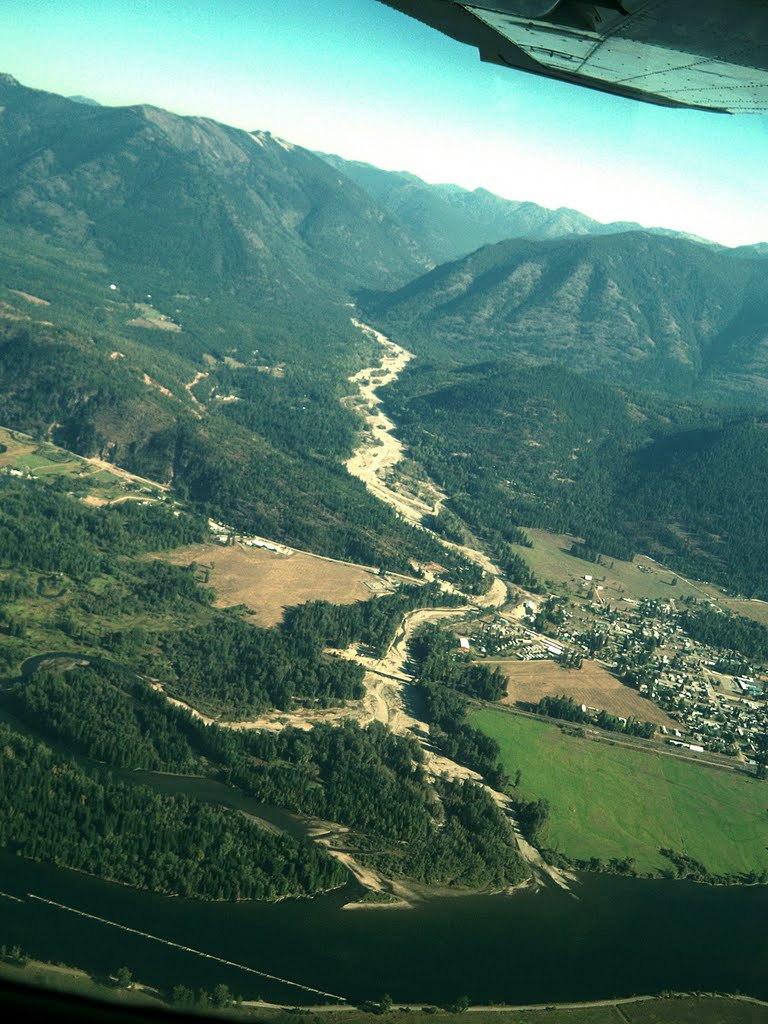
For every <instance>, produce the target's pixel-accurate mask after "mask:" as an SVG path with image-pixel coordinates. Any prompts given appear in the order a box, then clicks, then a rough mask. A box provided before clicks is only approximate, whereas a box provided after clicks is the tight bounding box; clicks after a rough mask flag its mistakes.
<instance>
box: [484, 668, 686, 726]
mask: <svg viewBox="0 0 768 1024" xmlns="http://www.w3.org/2000/svg"><path fill="white" fill-rule="evenodd" d="M483 664H485V665H487V666H488V667H489V668H499V669H500V670H501V671H502V672H503V673H504V675H505V676H506V677H507V679H508V680H509V683H508V686H507V696H506V697H505V698H504V700H503V701H502V703H503V704H515V703H516V702H517V701H522V702H523V703H528V704H536V703H538V702H539V701H540V700H541V698H542V697H546V696H548V695H549V696H559V695H560V694H561V693H564V694H565V695H566V696H567V697H572V698H573V699H574V700H575V701H576V702H577V703H578V704H586V705H587V706H588V707H591V708H599V709H605V710H606V711H607V712H608V713H609V714H611V715H618V716H620V717H622V718H630V717H632V718H636V719H638V720H639V721H641V722H655V723H656V724H657V725H666V726H671V725H672V724H673V723H672V720H671V719H670V717H669V715H667V714H666V712H664V711H662V709H661V708H660V707H658V705H656V704H654V703H653V701H650V700H647V699H646V698H645V697H641V696H640V694H639V693H638V692H637V690H633V689H631V687H629V686H624V685H623V683H620V682H619V680H618V679H617V678H616V676H614V675H611V673H610V672H609V671H608V670H607V669H605V668H603V666H602V665H598V664H597V663H596V662H594V661H588V660H587V661H584V663H583V664H582V666H581V668H580V669H566V668H563V666H562V665H559V664H558V663H557V662H555V661H549V660H546V661H520V659H519V658H487V659H486V660H485V661H484V662H483Z"/></svg>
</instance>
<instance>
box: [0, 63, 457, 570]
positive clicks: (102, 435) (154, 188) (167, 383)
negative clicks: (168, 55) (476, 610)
mask: <svg viewBox="0 0 768 1024" xmlns="http://www.w3.org/2000/svg"><path fill="white" fill-rule="evenodd" d="M0 107H2V112H0V423H2V424H4V425H7V426H11V427H17V428H19V429H21V430H26V431H29V432H31V433H33V434H34V435H35V436H37V437H44V436H46V437H49V438H51V439H53V440H55V441H57V442H58V443H61V444H62V445H64V446H65V447H68V448H71V449H72V450H74V451H76V452H78V453H80V454H83V455H99V456H101V457H102V458H106V459H108V460H110V461H113V462H115V463H117V464H119V465H122V466H124V467H126V468H128V469H130V470H132V471H134V472H138V473H140V474H141V475H144V476H147V477H150V478H152V479H157V480H159V481H161V482H163V483H168V484H171V485H172V486H173V487H174V488H175V489H176V490H177V492H178V493H179V494H180V495H182V496H186V497H189V498H191V499H193V500H194V501H195V502H197V503H198V506H199V507H201V508H203V509H205V510H206V511H207V512H208V513H209V514H212V515H215V516H217V517H219V518H223V519H225V520H226V521H228V522H231V523H233V524H234V525H236V526H238V527H239V528H240V529H243V530H249V531H252V532H260V533H263V534H268V535H271V536H274V537H276V538H280V539H283V540H285V541H288V542H289V543H295V544H297V545H300V546H303V547H310V548H312V549H314V550H319V551H322V552H325V553H327V554H331V555H336V556H341V557H346V558H352V559H354V560H360V561H363V562H366V563H372V564H379V563H381V564H384V563H386V564H390V565H393V566H394V565H397V566H398V567H400V568H401V569H408V568H409V562H408V558H409V555H410V554H412V553H413V552H414V551H418V550H422V549H423V553H424V554H425V555H426V557H427V558H430V557H433V556H434V554H435V553H436V552H437V551H438V550H439V549H438V548H437V546H436V545H435V544H434V543H430V538H428V537H427V536H426V535H424V534H421V533H417V532H416V531H414V530H411V529H410V528H408V527H406V526H405V525H404V524H402V523H401V522H400V521H399V520H398V519H397V518H396V516H395V515H394V513H393V512H392V511H391V510H390V509H388V508H386V507H384V506H382V505H381V504H380V503H379V502H377V501H375V500H374V499H373V498H372V497H371V496H370V495H369V494H368V493H367V491H366V490H365V488H364V487H363V486H362V484H360V482H359V481H357V480H354V479H352V478H351V477H350V476H349V474H348V473H346V471H345V470H344V468H343V466H342V465H341V463H342V461H343V458H344V457H345V456H346V455H348V454H349V451H350V449H351V447H352V444H353V441H354V433H355V429H356V427H357V420H356V418H355V416H354V415H353V414H352V413H351V412H350V411H348V410H347V409H345V408H344V407H343V406H342V405H341V403H340V401H339V399H340V397H341V396H342V394H343V393H344V390H345V388H347V384H346V377H347V376H348V375H349V374H350V373H351V372H353V371H354V370H356V369H358V368H359V367H360V366H361V365H366V364H367V363H369V362H372V361H373V359H374V358H375V353H374V348H375V346H372V344H371V342H370V341H368V340H366V339H365V338H364V337H363V335H362V334H361V332H360V331H359V330H358V329H356V328H355V327H353V325H352V323H351V320H350V315H351V312H352V310H351V309H350V307H349V298H350V295H349V289H350V288H351V287H353V286H355V287H356V286H358V285H359V284H360V283H362V282H367V283H368V284H371V283H377V284H379V285H380V284H382V283H384V282H387V281H389V282H402V281H403V280H405V279H407V278H408V277H410V276H412V274H413V273H414V272H415V271H416V270H418V269H420V268H422V267H423V266H424V265H425V260H424V259H422V257H421V256H420V255H419V254H418V251H417V247H416V246H415V245H414V244H413V243H412V242H411V241H410V239H409V238H408V237H407V236H406V234H405V233H404V231H403V230H402V229H401V228H400V227H399V226H398V225H397V224H395V222H394V221H392V220H391V219H390V218H389V217H388V216H387V215H386V214H385V213H384V212H383V211H381V210H380V209H379V208H378V207H377V206H376V205H375V204H374V203H373V202H372V201H371V200H370V199H369V198H368V197H367V196H366V195H365V194H364V193H363V192H362V191H361V190H360V189H358V188H356V187H355V186H354V185H353V184H352V183H350V182H348V181H346V180H342V179H341V177H340V175H339V174H338V173H337V172H335V171H334V170H332V169H331V168H329V167H328V165H327V164H325V163H324V162H323V161H322V160H320V159H319V158H318V157H316V156H314V155H313V154H311V153H309V152H308V151H306V150H303V149H301V148H300V147H295V146H292V145H290V144H289V143H284V142H282V141H281V140H277V139H275V138H273V137H271V136H270V135H269V134H268V133H263V132H253V133H248V132H243V131H239V130H236V129H232V128H228V127H226V126H223V125H219V124H216V123H215V122H213V121H210V120H206V119H202V118H182V117H177V116H176V115H174V114H170V113H166V112H164V111H160V110H157V109H155V108H151V107H132V108H107V107H99V106H88V105H84V104H80V103H75V102H72V101H70V100H66V99H64V98H63V97H59V96H55V95H52V94H49V93H43V92H38V91H36V90H32V89H27V88H25V87H24V86H21V85H19V84H18V83H17V82H16V81H15V80H13V79H12V78H10V77H8V76H4V77H3V78H2V79H0ZM427 549H429V553H427Z"/></svg>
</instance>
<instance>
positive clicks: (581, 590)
mask: <svg viewBox="0 0 768 1024" xmlns="http://www.w3.org/2000/svg"><path fill="white" fill-rule="evenodd" d="M525 532H526V533H527V534H528V536H529V537H530V538H531V540H532V541H533V547H532V548H524V547H517V548H516V550H517V551H518V552H519V553H520V554H521V555H522V557H523V558H524V559H525V560H526V562H527V563H528V564H529V565H530V567H531V568H532V569H533V571H534V572H535V573H536V575H537V576H538V577H539V579H541V580H545V581H546V580H551V581H552V582H553V583H554V584H556V585H557V586H559V587H560V588H562V587H563V586H565V587H566V589H567V590H568V591H570V593H572V594H574V595H576V594H585V593H586V590H585V587H584V577H585V576H593V577H594V579H595V580H596V581H598V582H599V583H600V585H601V586H602V587H603V588H604V589H603V590H602V591H601V594H602V599H603V600H604V601H606V602H607V603H609V604H614V605H615V604H618V603H619V602H622V601H623V600H624V598H627V597H628V598H630V599H632V600H635V601H640V600H642V599H643V598H650V599H653V598H658V599H659V600H660V601H670V600H674V601H680V600H681V599H682V598H684V597H694V598H696V600H697V601H704V600H708V601H714V602H716V603H717V604H719V605H721V606H722V607H723V608H729V609H730V610H731V611H733V612H736V613H737V614H738V615H745V616H746V617H747V618H750V619H754V620H755V622H760V623H762V624H763V625H768V602H766V601H751V600H745V599H743V598H736V597H727V596H726V595H725V594H723V592H722V590H720V589H719V588H718V587H715V586H713V585H712V584H711V583H703V582H701V581H699V580H689V579H687V578H686V577H685V576H680V575H679V574H678V573H676V572H673V571H672V569H667V568H665V567H664V566H663V565H661V564H660V563H659V562H656V561H654V559H652V558H649V557H647V556H646V555H635V557H634V559H633V560H632V561H631V562H625V561H622V559H620V558H610V557H609V556H604V557H603V562H604V563H605V564H604V565H596V564H595V563H594V562H588V561H587V560H586V559H584V558H576V557H574V556H573V555H571V554H569V553H568V552H569V549H570V547H571V544H572V543H573V542H574V540H575V539H576V538H575V537H572V536H570V535H569V534H558V533H549V532H548V531H547V530H536V529H526V531H525ZM673 579H675V580H677V582H676V583H672V580H673Z"/></svg>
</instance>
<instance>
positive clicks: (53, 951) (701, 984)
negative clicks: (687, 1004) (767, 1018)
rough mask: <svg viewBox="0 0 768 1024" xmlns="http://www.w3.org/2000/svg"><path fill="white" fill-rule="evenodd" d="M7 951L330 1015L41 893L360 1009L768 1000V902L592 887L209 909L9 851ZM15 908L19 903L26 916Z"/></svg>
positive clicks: (760, 896) (695, 890)
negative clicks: (388, 904)
mask: <svg viewBox="0 0 768 1024" xmlns="http://www.w3.org/2000/svg"><path fill="white" fill-rule="evenodd" d="M0 889H2V890H3V892H4V893H5V894H7V895H4V896H0V938H1V939H2V941H3V942H6V943H19V944H20V945H21V946H22V947H23V948H24V949H25V950H27V951H29V952H30V953H32V954H33V955H34V956H37V957H41V958H44V959H51V960H63V961H65V962H69V963H75V964H77V965H78V966H82V967H85V968H86V969H89V970H92V971H95V972H104V973H112V972H114V971H115V970H116V969H117V968H118V967H119V966H121V965H123V964H125V965H127V966H128V967H130V968H131V970H132V971H133V973H134V976H135V977H137V978H139V979H140V980H142V981H145V982H147V983H149V984H153V985H157V986H159V987H163V988H167V987H169V986H172V985H176V984H186V985H189V986H192V987H209V988H210V987H212V986H213V985H215V984H216V983H217V982H220V981H221V982H224V983H226V984H228V985H229V986H230V988H231V989H232V990H233V991H234V992H236V993H238V994H240V995H242V996H244V997H245V998H256V997H257V996H260V997H262V998H267V999H274V1000H276V1001H283V1002H288V1003H291V1004H301V1003H304V1004H307V1003H317V1002H318V1001H320V1000H319V998H318V997H317V996H316V995H314V994H312V993H310V992H307V991H304V990H301V989H296V988H291V987H290V986H287V985H285V984H283V983H280V982H276V981H271V980H268V979H266V978H263V977H260V976H258V975H255V974H251V973H248V972H246V971H244V970H241V969H239V968H237V967H234V966H226V965H224V964H222V963H219V962H218V961H214V960H209V959H205V958H203V957H201V956H199V955H197V954H196V953H194V952H185V951H182V950H180V949H178V948H175V947H172V946H168V945H164V944H162V943H160V942H157V941H155V940H154V939H152V938H149V937H144V936H139V935H136V934H133V933H131V932H128V931H124V930H121V929H118V928H116V927H114V926H112V925H109V924H105V923H102V922H101V921H96V920H93V919H90V918H86V917H81V916H78V915H76V914H74V913H72V912H71V911H68V910H64V909H61V908H59V907H54V906H51V905H49V904H46V903H42V902H39V901H38V900H33V899H31V898H29V895H28V894H30V893H32V894H35V895H37V896H39V897H43V898H45V899H48V900H52V901H55V902H57V903H60V904H65V905H67V906H69V907H72V908H76V909H79V910H82V911H85V912H87V913H90V914H93V915H96V916H98V917H100V918H104V919H108V920H110V921H113V922H116V923H118V924H121V925H123V926H126V927H128V928H135V929H138V930H140V931H142V932H146V933H149V934H151V935H153V936H157V937H159V938H163V939H167V940H170V941H171V942H175V943H179V944H181V945H184V946H189V947H192V948H193V949H196V950H199V951H201V952H205V953H210V954H213V955H215V956H218V957H221V958H223V959H225V960H230V961H234V962H235V963H237V964H242V965H246V966H250V967H252V968H254V969H256V970H259V971H263V972H267V973H269V974H273V975H277V976H278V977H280V978H285V979H291V980H294V981H297V982H300V983H302V984H304V985H308V986H312V987H314V988H318V989H322V990H323V991H326V992H330V993H337V994H339V995H342V996H345V997H348V998H350V999H355V1000H360V999H365V998H376V997H378V996H379V995H381V993H383V992H388V993H390V994H391V995H392V996H393V997H394V999H395V1000H396V1001H398V1002H399V1001H402V1002H432V1001H435V1002H441V1001H445V1000H447V999H450V998H452V997H455V996H458V995H463V994H466V995H468V996H469V997H470V998H471V999H472V1000H473V1001H475V1002H489V1003H490V1002H506V1003H527V1002H534V1003H538V1002H555V1001H563V1000H579V999H584V1000H586V999H591V998H600V997H608V996H623V995H634V994H641V993H652V992H658V991H660V990H662V989H676V990H706V991H712V990H722V991H737V990H738V991H742V992H745V993H748V994H750V995H755V996H759V997H762V998H768V930H766V921H768V887H743V888H742V887H738V888H713V887H708V886H701V885H696V884H694V883H688V882H667V881H655V880H643V879H624V878H618V877H610V876H590V875H586V876H582V877H581V879H580V882H579V884H578V885H577V886H576V887H575V893H576V895H577V896H578V898H575V897H574V896H573V895H569V894H568V893H564V892H562V891H561V890H559V889H556V888H554V887H553V888H545V889H543V890H541V891H539V892H519V893H516V894H514V895H512V896H471V897H452V898H435V899H430V900H426V901H424V902H423V903H421V904H419V905H418V906H417V907H415V908H414V909H412V910H395V909H391V910H385V909H376V908H372V909H367V910H353V911H349V910H347V911H345V910H342V909H341V907H342V905H343V904H344V903H345V902H346V901H347V900H349V899H350V898H354V896H355V895H356V892H357V890H356V889H355V888H354V887H353V886H349V887H348V888H347V889H346V890H343V891H339V892H335V893H332V894H329V895H327V896H324V897H320V898H317V899H313V900H286V901H283V902H281V903H277V904H263V903H239V904H211V903H199V902H195V901H192V900H183V899H177V898H173V897H163V896H157V895H153V894H150V893H144V892H137V891H135V890H131V889H128V888H126V887H124V886H120V885H115V884H111V883H108V882H104V881H100V880H98V879H94V878H90V877H88V876H85V875H80V874H77V873H75V872H72V871H69V870H66V869H62V868H56V867H52V866H50V865H45V864H35V863H32V862H29V861H26V860H24V859H22V858H20V857H14V856H12V855H10V854H8V853H5V852H0ZM8 895H10V896H15V897H16V898H17V899H18V900H21V902H14V901H13V900H11V899H9V898H8Z"/></svg>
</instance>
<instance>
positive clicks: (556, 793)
mask: <svg viewBox="0 0 768 1024" xmlns="http://www.w3.org/2000/svg"><path fill="white" fill-rule="evenodd" d="M471 721H472V724H473V725H474V726H476V727H477V728H479V729H482V730H483V732H485V733H487V734H488V735H489V736H493V737H494V739H496V740H497V741H498V743H499V745H500V746H501V751H502V759H503V762H504V766H505V767H506V769H507V771H508V772H509V773H510V775H514V774H515V772H516V771H517V770H518V769H520V771H521V772H522V780H521V784H520V788H521V791H522V794H523V795H524V796H525V797H526V798H529V799H531V798H540V797H544V798H546V799H547V800H549V802H550V821H549V824H548V825H547V828H546V833H545V835H544V837H543V841H544V844H545V845H547V846H549V847H551V848H553V849H556V850H559V851H560V852H561V853H563V854H564V855H565V856H567V857H571V858H575V859H578V860H588V859H589V858H591V857H599V858H600V859H602V860H610V859H611V858H613V857H617V858H621V859H623V858H625V857H634V858H635V861H636V866H637V869H638V870H639V871H641V872H655V871H658V870H660V869H665V868H668V867H670V864H669V862H668V861H667V860H666V858H664V857H662V856H661V855H660V854H659V849H660V848H661V847H667V848H671V849H673V850H675V851H677V852H680V853H684V854H686V855H687V856H689V857H693V858H695V859H696V860H698V861H700V862H701V863H702V864H704V866H705V867H706V868H707V870H708V871H710V872H711V873H713V874H733V873H748V872H752V871H755V872H757V873H758V874H760V873H762V872H763V871H765V870H767V869H768V852H767V851H768V813H766V810H767V808H768V783H765V782H758V781H757V780H755V779H750V778H747V777H745V776H744V775H741V774H737V773H735V772H733V773H732V772H728V771H721V770H718V769H714V768H707V767H704V766H701V765H695V764H690V763H687V762H685V761H682V760H680V759H679V758H673V757H668V756H665V755H663V754H656V753H651V752H646V751H642V750H632V749H629V748H627V747H620V746H613V745H609V744H605V743H596V742H594V741H592V740H588V739H582V738H579V737H577V736H568V735H565V734H564V733H562V732H561V731H560V729H559V728H558V727H557V726H555V725H549V724H548V723H546V722H538V721H535V720H533V719H528V718H523V717H521V716H519V715H514V714H509V713H508V712H504V711H493V710H487V709H486V710H482V711H478V712H477V713H476V714H474V715H473V716H472V719H471Z"/></svg>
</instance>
